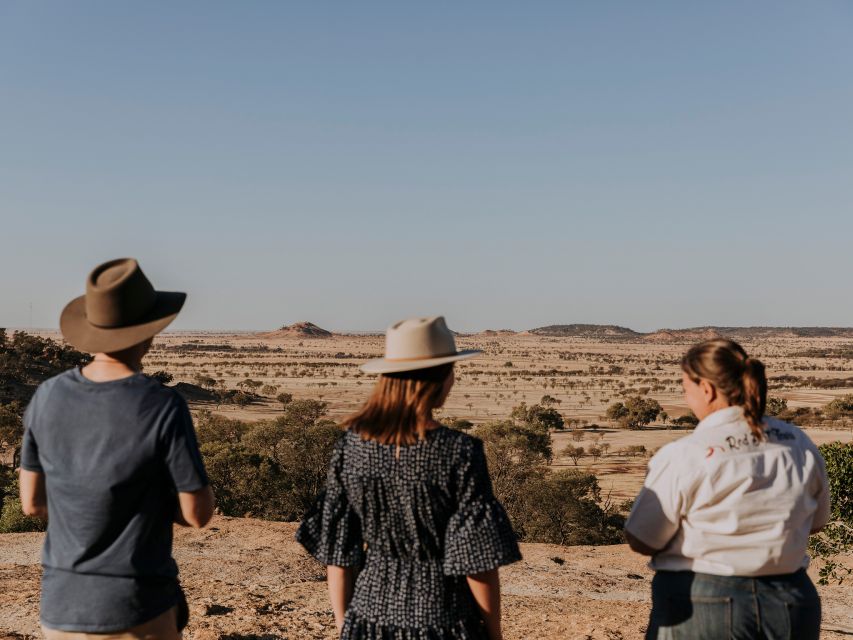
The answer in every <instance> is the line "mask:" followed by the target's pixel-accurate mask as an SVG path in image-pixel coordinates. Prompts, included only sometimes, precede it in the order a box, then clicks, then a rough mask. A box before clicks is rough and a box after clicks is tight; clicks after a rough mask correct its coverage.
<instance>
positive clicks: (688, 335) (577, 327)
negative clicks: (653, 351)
mask: <svg viewBox="0 0 853 640" xmlns="http://www.w3.org/2000/svg"><path fill="white" fill-rule="evenodd" d="M530 333H531V334H533V335H537V336H551V337H560V338H592V339H596V340H604V341H617V340H642V341H645V342H661V343H665V342H685V343H693V342H700V341H702V340H712V339H714V338H731V339H733V340H760V339H765V338H853V328H851V327H692V328H689V329H659V330H657V331H652V332H650V333H641V332H639V331H634V330H633V329H628V328H627V327H619V326H616V325H610V324H552V325H549V326H547V327H539V328H538V329H531V330H530Z"/></svg>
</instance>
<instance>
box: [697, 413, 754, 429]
mask: <svg viewBox="0 0 853 640" xmlns="http://www.w3.org/2000/svg"><path fill="white" fill-rule="evenodd" d="M743 419H744V418H743V407H726V408H725V409H717V410H716V411H715V412H714V413H712V414H711V415H709V416H705V419H704V420H702V421H701V422H700V423H699V424H697V425H696V428H695V429H694V431H693V432H694V433H696V432H698V431H704V430H705V429H710V428H712V427H720V426H722V425H724V424H730V423H733V422H740V421H741V420H743Z"/></svg>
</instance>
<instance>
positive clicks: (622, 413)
mask: <svg viewBox="0 0 853 640" xmlns="http://www.w3.org/2000/svg"><path fill="white" fill-rule="evenodd" d="M661 411H662V409H661V406H660V404H659V403H658V401H657V400H654V399H653V398H644V397H641V396H634V397H633V398H628V399H627V400H625V402H624V403H622V402H615V403H613V404H611V405H610V406H609V407H607V417H608V418H610V419H611V420H613V421H615V422H617V423H619V425H621V426H622V427H624V428H626V429H640V428H642V427H643V426H645V425H647V424H650V423H651V422H652V421H653V420H654V419H655V418H657V417H658V415H660V412H661Z"/></svg>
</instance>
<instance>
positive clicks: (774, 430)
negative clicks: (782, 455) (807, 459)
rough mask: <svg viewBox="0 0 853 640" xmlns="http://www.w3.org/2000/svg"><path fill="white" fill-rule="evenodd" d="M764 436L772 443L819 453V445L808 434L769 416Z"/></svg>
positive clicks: (765, 420)
mask: <svg viewBox="0 0 853 640" xmlns="http://www.w3.org/2000/svg"><path fill="white" fill-rule="evenodd" d="M764 434H765V435H766V436H767V439H768V440H769V441H770V442H774V443H776V444H787V445H789V446H794V447H797V448H800V449H808V450H810V451H814V452H818V448H817V445H816V444H815V443H814V442H813V441H812V439H811V438H809V436H808V435H806V432H805V431H803V430H802V429H800V428H799V427H797V426H795V425H793V424H791V423H790V422H785V421H783V420H779V419H778V418H773V417H769V416H768V417H765V418H764Z"/></svg>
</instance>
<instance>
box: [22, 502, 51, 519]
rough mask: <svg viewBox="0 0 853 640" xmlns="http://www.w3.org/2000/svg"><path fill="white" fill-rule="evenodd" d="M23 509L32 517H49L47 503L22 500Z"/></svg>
mask: <svg viewBox="0 0 853 640" xmlns="http://www.w3.org/2000/svg"><path fill="white" fill-rule="evenodd" d="M21 511H23V512H24V515H25V516H30V517H32V518H42V519H44V518H47V505H46V504H41V503H38V502H32V501H27V502H22V503H21Z"/></svg>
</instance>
